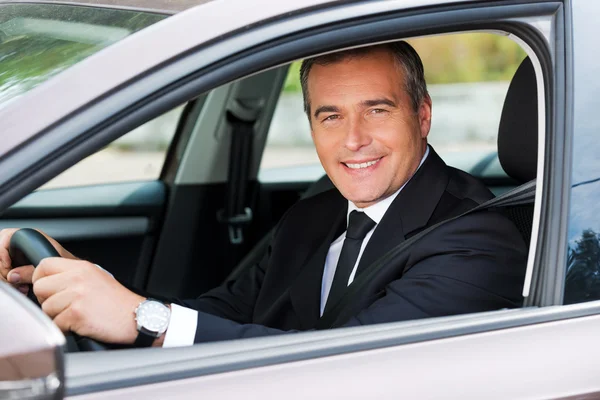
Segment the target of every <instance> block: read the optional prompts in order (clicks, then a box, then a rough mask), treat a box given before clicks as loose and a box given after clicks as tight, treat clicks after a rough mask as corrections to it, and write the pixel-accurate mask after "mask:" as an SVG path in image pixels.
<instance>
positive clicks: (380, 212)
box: [346, 145, 429, 226]
mask: <svg viewBox="0 0 600 400" xmlns="http://www.w3.org/2000/svg"><path fill="white" fill-rule="evenodd" d="M428 155H429V145H427V148H426V149H425V154H423V158H421V162H420V163H419V166H418V167H417V170H416V171H415V173H416V172H417V171H418V170H419V168H421V165H423V163H424V162H425V159H426V158H427V156H428ZM413 176H414V174H413ZM411 179H412V176H411V177H410V178H409V179H408V180H407V181H406V182H405V183H404V185H402V187H400V189H398V190H397V191H396V192H394V193H393V194H392V195H391V196H388V197H386V198H385V199H383V200H381V201H378V202H377V203H375V204H373V205H372V206H369V207H366V208H358V207H356V205H354V203H353V202H351V201H350V200H348V213H347V214H346V226H348V219H349V218H350V213H351V212H352V211H354V210H357V211H363V212H364V213H365V214H367V216H368V217H369V218H371V219H372V220H373V221H375V223H376V224H379V222H380V221H381V219H382V218H383V216H384V215H385V213H386V211H387V209H388V208H389V207H390V205H391V204H392V202H393V201H394V200H395V199H396V196H398V193H400V191H401V190H402V189H404V186H406V184H407V183H408V182H410V180H411Z"/></svg>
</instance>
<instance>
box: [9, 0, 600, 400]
mask: <svg viewBox="0 0 600 400" xmlns="http://www.w3.org/2000/svg"><path fill="white" fill-rule="evenodd" d="M67 3H68V2H62V1H61V2H58V1H57V2H39V3H37V2H35V1H0V16H1V15H2V10H3V7H15V6H17V7H22V6H32V5H39V6H41V7H50V6H52V7H67V6H69V7H83V8H86V7H91V8H90V9H92V10H96V9H98V10H104V11H106V10H113V12H134V13H147V14H148V15H155V16H157V17H156V21H153V22H152V23H149V24H148V25H147V26H145V27H143V28H140V29H138V30H135V29H132V30H131V31H128V32H127V33H126V34H122V35H121V36H118V35H117V34H118V33H119V32H122V31H118V30H109V31H106V32H108V33H107V34H110V35H113V34H115V35H117V36H115V37H116V38H117V39H115V41H114V43H111V44H110V45H108V46H103V48H102V49H99V50H98V51H97V52H94V53H93V54H86V57H85V58H82V59H81V60H78V62H77V63H75V64H74V65H73V66H69V67H68V68H65V69H64V70H62V71H60V73H58V72H57V73H55V74H53V75H52V76H51V77H49V78H48V79H47V80H45V81H44V82H39V84H37V83H36V86H35V87H31V88H28V90H26V91H23V92H22V93H20V94H19V96H15V97H13V98H12V99H11V100H10V101H9V102H5V103H2V104H0V132H3V134H2V139H3V140H2V141H0V170H1V171H3V172H2V174H0V209H1V210H3V212H2V215H1V217H0V227H8V226H19V227H38V228H42V229H44V230H45V231H46V232H48V233H49V234H51V235H52V236H54V237H56V238H57V239H58V240H59V241H61V242H63V244H65V246H66V248H68V249H71V250H72V251H73V252H74V253H75V254H82V255H83V256H85V257H86V258H89V259H90V260H94V261H95V262H97V263H99V264H101V265H103V266H105V267H107V269H109V270H110V271H111V272H112V273H113V274H114V275H115V276H116V277H117V278H118V279H120V280H122V281H124V282H127V283H128V284H130V285H132V286H134V287H137V288H143V289H145V290H148V291H150V292H160V293H162V294H164V295H167V296H190V295H194V294H198V293H199V292H203V291H205V290H208V289H210V288H211V287H213V286H215V285H216V284H219V283H220V282H222V281H223V279H225V278H226V276H227V275H228V274H229V273H230V272H231V269H232V268H233V265H231V264H232V263H231V262H230V260H229V257H230V256H232V254H230V253H232V252H231V251H229V252H228V249H229V250H231V248H230V247H229V243H228V242H227V241H226V240H224V239H222V238H226V237H227V229H226V228H227V227H226V226H222V225H220V224H219V222H218V221H217V219H216V218H215V214H216V211H218V209H219V208H220V207H221V204H222V199H223V196H224V192H225V191H226V189H227V186H226V185H227V180H228V179H227V170H228V165H229V162H228V160H229V145H230V140H229V136H228V126H227V124H226V123H225V118H224V115H225V112H226V110H228V109H230V107H232V104H234V103H235V102H236V101H240V99H241V100H248V99H250V101H252V100H256V102H257V103H260V104H264V109H263V112H262V114H261V119H260V120H258V122H257V124H256V126H255V135H256V136H255V141H254V144H255V147H254V150H253V151H254V153H253V155H254V157H253V162H252V164H251V168H250V172H249V176H250V179H251V180H253V181H256V177H257V176H258V175H259V162H260V158H261V154H262V151H263V148H264V144H265V140H266V134H267V131H268V124H269V121H270V119H271V117H272V115H273V112H274V108H275V102H276V98H277V96H276V95H275V94H274V93H275V92H276V93H279V91H280V88H281V85H283V81H284V79H285V73H286V71H285V70H283V69H281V68H279V67H280V66H282V65H285V64H286V63H288V62H291V61H293V60H296V59H299V58H303V57H308V56H311V55H315V54H320V53H324V52H328V51H332V50H336V49H341V48H345V47H350V46H356V45H365V44H369V43H375V42H380V41H387V40H394V39H399V38H403V37H412V36H421V35H434V34H435V35H438V34H445V33H449V32H456V31H493V32H496V33H499V34H502V35H506V36H509V37H511V38H513V39H514V40H516V41H518V42H519V43H520V44H521V45H522V46H523V48H525V49H526V51H527V53H528V55H529V57H530V58H531V60H532V61H533V64H534V67H535V70H536V76H537V78H538V79H537V87H538V98H539V102H538V107H539V113H538V114H539V115H538V123H539V130H538V133H539V135H538V141H539V150H538V164H537V165H538V170H537V171H538V173H537V180H536V192H535V210H534V219H533V233H532V239H531V245H530V256H529V264H528V278H527V280H526V282H525V283H524V288H523V294H524V297H525V306H524V307H523V308H521V309H515V310H498V311H491V312H486V313H478V314H469V315H461V316H454V317H442V318H431V319H427V320H421V321H405V322H397V323H391V324H383V325H373V326H364V327H358V328H345V329H336V330H329V331H317V332H306V333H300V334H294V335H282V336H278V337H271V338H259V339H247V340H239V341H233V342H218V343H208V344H201V345H196V346H193V347H190V348H173V349H127V350H113V351H106V352H101V353H75V354H64V352H63V345H64V338H62V336H61V335H59V334H57V332H56V329H55V328H53V327H52V324H51V323H50V321H49V320H48V318H47V317H45V316H44V315H43V314H42V312H41V311H40V310H36V309H33V308H32V307H31V305H29V304H28V303H26V301H27V299H25V298H24V297H23V296H21V297H18V296H15V294H16V292H15V291H14V290H13V289H11V288H9V287H7V286H6V285H0V295H1V296H2V297H3V298H5V299H6V302H7V303H8V304H10V305H11V306H12V307H14V308H15V309H17V310H21V309H22V310H26V315H27V316H28V317H30V319H29V320H27V321H26V322H23V326H39V327H40V328H39V337H34V336H31V337H30V336H28V337H27V340H25V339H23V343H24V345H23V346H22V348H19V350H18V352H16V350H15V351H11V350H10V348H9V349H6V351H0V361H2V360H6V359H10V358H11V357H13V358H14V357H15V355H16V354H17V353H18V354H20V353H27V348H29V349H30V350H31V351H32V352H35V350H36V349H37V350H39V349H40V348H43V349H44V350H47V351H54V350H57V352H56V358H55V360H54V364H53V368H54V370H53V372H48V371H47V370H44V371H42V372H39V371H37V372H35V373H34V372H31V373H29V372H28V371H25V370H26V369H27V368H30V366H29V367H28V366H25V367H23V368H24V372H23V374H22V375H23V376H22V377H21V378H23V380H22V381H21V383H22V384H23V385H25V386H22V387H27V385H30V386H32V387H33V386H35V385H38V386H36V387H44V388H45V389H44V390H45V391H42V392H38V395H39V396H46V397H38V398H61V397H63V396H66V397H67V398H74V399H75V398H81V399H96V398H98V399H100V398H101V399H113V398H114V399H117V398H142V397H143V398H157V399H158V398H181V399H185V398H197V397H199V396H203V397H210V398H232V397H234V396H235V397H244V398H265V397H267V398H290V399H292V398H306V397H313V398H331V397H344V398H374V397H377V398H398V397H407V398H440V397H443V398H446V397H449V398H455V397H460V398H540V399H541V398H557V399H558V398H561V399H567V398H594V397H596V396H599V393H600V381H599V380H598V379H597V375H598V373H597V371H598V370H599V367H600V361H598V360H600V350H598V346H597V345H596V341H597V340H596V336H597V335H596V333H597V332H598V331H599V330H600V302H599V301H598V299H599V298H598V297H595V294H594V293H596V292H595V290H596V286H594V285H595V282H596V280H595V279H596V278H594V277H595V276H596V275H597V273H596V271H597V270H596V269H595V268H597V265H598V262H596V261H598V260H596V259H592V258H587V259H586V260H588V261H585V260H584V261H582V260H583V258H582V257H580V258H579V261H578V262H579V264H577V268H578V270H582V271H584V272H586V273H587V274H588V275H589V277H588V278H586V279H587V280H584V281H583V282H582V283H580V284H578V285H579V286H575V287H577V288H580V289H578V290H581V291H582V293H581V295H580V296H579V297H577V296H575V297H577V298H582V299H583V300H577V301H572V303H574V304H565V301H564V299H565V287H568V285H566V284H565V281H566V280H567V273H568V271H573V269H572V268H573V265H575V264H573V263H572V262H570V260H572V259H576V258H577V257H576V256H572V254H575V255H577V254H581V252H582V251H583V250H581V248H582V246H583V245H581V243H583V240H584V238H586V237H587V238H590V237H591V238H592V239H593V238H594V237H597V236H594V235H595V233H594V234H592V235H591V236H590V234H588V235H587V236H585V235H582V233H581V232H582V231H583V232H586V230H587V231H588V233H589V231H592V232H595V231H597V230H598V229H600V213H598V212H597V211H596V203H597V201H596V199H597V193H596V191H597V189H596V188H595V186H594V183H595V182H597V181H598V178H597V176H598V172H597V167H596V166H597V165H598V161H597V156H596V154H597V150H598V144H597V143H598V141H597V140H595V135H596V132H598V130H599V129H600V119H598V118H596V116H595V112H597V111H596V110H597V108H598V105H599V103H600V100H598V96H597V93H598V90H599V89H600V87H599V86H600V83H598V80H597V79H596V77H598V76H600V63H599V62H597V59H596V49H597V46H596V44H595V40H594V38H595V34H596V30H597V29H596V25H595V15H598V12H600V3H598V2H596V1H594V0H587V1H586V0H562V1H556V0H554V1H550V0H549V1H543V0H530V1H513V0H497V1H483V2H482V1H469V0H402V1H400V0H388V1H383V0H380V1H337V2H336V1H328V0H304V1H302V2H284V1H272V0H256V1H253V2H247V1H243V0H221V1H213V2H207V3H206V4H200V3H201V2H199V1H198V2H195V1H191V0H189V1H185V2H170V1H161V0H156V1H153V2H146V1H144V2H140V1H135V0H131V1H129V2H125V1H118V2H117V3H118V5H112V6H111V5H106V4H107V3H112V2H109V1H85V2H84V1H80V2H78V3H77V4H75V5H74V4H67ZM114 10H117V11H114ZM119 10H120V11H119ZM170 13H174V15H170ZM31 18H33V17H31ZM36 18H37V17H36ZM36 21H37V20H33V22H36ZM29 22H31V21H29ZM38 22H39V21H38ZM0 26H2V25H1V24H0ZM40 26H42V25H38V26H36V28H35V29H41V28H39V27H40ZM77 26H79V25H77ZM121 28H122V27H121ZM121 28H120V29H121ZM0 46H1V44H0ZM0 49H1V47H0ZM1 66H2V64H1V60H0V69H1V68H2V67H1ZM182 104H184V105H185V106H184V107H183V112H182V115H183V116H185V118H182V119H181V120H180V122H179V124H178V129H177V132H176V133H175V139H174V140H173V142H172V144H171V146H170V148H169V152H168V154H167V159H166V161H165V165H164V168H163V170H162V172H161V175H160V179H157V180H153V181H147V182H133V183H120V184H109V185H93V186H87V187H81V188H67V189H52V190H38V191H35V192H34V190H35V189H37V188H38V187H39V186H41V185H43V184H45V183H46V182H48V181H49V180H50V179H52V178H54V177H55V176H57V175H58V174H59V173H61V172H62V171H64V170H66V169H67V168H69V167H70V166H72V165H74V164H75V163H77V162H79V161H80V160H82V159H84V158H85V157H87V156H89V155H91V154H93V153H95V152H96V151H98V150H100V149H102V148H103V147H105V146H106V145H108V144H109V143H111V142H113V141H114V140H116V139H117V138H119V137H121V136H122V135H124V134H126V133H127V132H128V131H130V130H131V129H133V128H135V127H138V126H140V125H141V124H143V123H145V122H147V121H149V120H150V119H152V118H155V117H157V116H159V115H160V114H162V113H164V112H167V111H168V110H171V109H173V108H175V107H177V106H180V105H182ZM434 109H435V108H434ZM493 155H494V154H493V153H492V158H493ZM490 160H491V159H490V158H489V157H487V156H486V157H485V162H486V163H489V162H490ZM483 161H484V160H482V162H483ZM486 165H488V164H486ZM286 174H289V171H288V172H286ZM313 177H314V175H313ZM277 181H278V179H273V180H271V181H269V182H265V183H264V184H262V185H259V186H260V188H259V189H256V190H258V193H259V197H260V201H259V202H258V203H257V204H258V205H257V206H256V207H257V208H256V209H255V210H254V211H255V214H256V215H257V221H258V222H257V223H256V224H255V225H252V228H251V229H249V230H248V231H247V232H246V234H245V237H246V241H247V245H246V247H245V250H246V251H247V250H249V249H250V248H252V245H253V244H254V243H256V242H258V240H259V239H260V238H262V237H263V236H264V235H265V234H266V233H267V232H268V230H269V229H270V228H271V227H272V226H273V224H274V223H275V222H276V220H277V219H278V218H279V217H280V216H281V215H282V213H283V212H285V209H286V208H287V206H289V204H291V203H292V202H293V201H295V200H296V199H297V198H298V197H299V193H300V192H302V191H303V190H305V189H306V187H307V185H308V184H309V182H306V181H302V180H293V181H288V182H283V183H282V182H277ZM496 184H497V185H500V186H501V185H504V184H507V182H506V181H502V182H501V183H500V184H498V183H496ZM253 185H255V186H252V185H250V189H248V190H249V191H250V190H251V189H253V188H256V187H257V186H256V185H257V184H256V182H255V183H253ZM510 185H512V186H514V183H512V184H509V186H510ZM32 192H33V193H32ZM285 199H287V200H285ZM290 199H293V201H292V200H290ZM261 204H263V206H262V208H261ZM265 204H266V205H265ZM284 205H285V206H284ZM265 208H266V210H265ZM207 210H209V211H210V212H208V211H207ZM215 232H217V234H215ZM221 234H222V235H221ZM220 235H221V236H220ZM578 246H579V247H578ZM573 249H574V250H573ZM241 254H242V255H243V254H245V253H244V252H243V251H241ZM233 256H236V257H237V259H239V258H241V255H240V254H233ZM571 256H572V257H571ZM236 261H237V260H236ZM233 264H235V263H233ZM215 265H216V266H219V265H228V268H225V267H223V268H211V266H215ZM569 296H570V295H569ZM570 298H571V297H570ZM584 300H585V301H586V302H583V301H584ZM4 307H6V306H5V305H3V306H2V315H6V318H16V317H15V316H14V315H15V313H14V312H8V311H7V312H4ZM36 321H37V322H36ZM15 323H19V320H18V319H17V321H16V322H15ZM36 323H37V325H35V324H36ZM26 324H29V325H26ZM11 332H12V333H11ZM10 335H14V332H13V331H8V330H7V329H6V327H5V324H3V327H2V328H0V339H1V340H0V349H4V348H5V343H7V341H8V340H9V337H10ZM52 354H54V353H52ZM63 362H64V365H63ZM65 366H66V367H65ZM36 374H37V375H36ZM44 374H45V375H44ZM47 376H52V379H49V380H48V379H47V380H44V379H45V377H47ZM0 377H2V375H0ZM34 378H35V379H37V380H35V379H34ZM2 379H3V380H2V381H0V394H2V393H3V392H5V393H9V396H10V393H16V392H14V390H16V389H15V388H19V383H18V382H19V380H18V379H16V378H14V377H13V378H10V379H9V378H5V377H2ZM32 379H33V380H34V381H35V382H32ZM57 379H58V380H59V381H60V385H57V384H56V380H57ZM40 382H42V383H40ZM40 385H41V386H40ZM22 387H21V389H22ZM11 391H13V392H11ZM21 393H25V392H21ZM32 393H33V392H32ZM40 393H41V394H40ZM30 394H31V393H30ZM23 396H25V395H23ZM31 396H33V395H31ZM0 397H1V395H0Z"/></svg>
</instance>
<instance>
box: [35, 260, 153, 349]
mask: <svg viewBox="0 0 600 400" xmlns="http://www.w3.org/2000/svg"><path fill="white" fill-rule="evenodd" d="M33 292H34V294H35V296H36V297H37V299H38V301H39V302H40V304H41V305H42V309H43V310H44V312H45V313H46V314H48V316H50V318H52V319H53V320H54V323H55V324H56V325H57V326H58V327H59V328H60V329H61V330H62V331H63V332H65V333H66V332H69V331H71V332H75V333H77V334H79V335H81V336H86V337H89V338H92V339H96V340H99V341H102V342H106V343H122V344H132V343H133V342H134V341H135V339H136V337H137V335H138V332H137V329H136V323H135V318H134V317H135V314H134V310H135V308H136V307H137V306H138V304H139V303H140V302H142V301H143V300H145V298H144V297H142V296H139V295H137V294H135V293H133V292H131V291H129V290H128V289H126V288H125V287H124V286H122V285H121V284H120V283H119V282H118V281H117V280H115V279H114V278H113V277H111V276H110V275H109V274H107V273H106V272H104V271H102V270H101V269H99V268H98V267H96V266H95V265H94V264H91V263H89V262H87V261H81V260H69V259H64V258H46V259H44V260H42V262H41V263H40V265H38V267H37V268H36V269H35V271H34V272H33Z"/></svg>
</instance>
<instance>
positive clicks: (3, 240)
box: [0, 228, 19, 249]
mask: <svg viewBox="0 0 600 400" xmlns="http://www.w3.org/2000/svg"><path fill="white" fill-rule="evenodd" d="M18 230H19V228H7V229H2V230H1V231H0V248H3V249H8V245H9V244H10V239H11V238H12V235H13V234H14V233H15V232H16V231H18Z"/></svg>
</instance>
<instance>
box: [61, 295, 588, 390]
mask: <svg viewBox="0 0 600 400" xmlns="http://www.w3.org/2000/svg"><path fill="white" fill-rule="evenodd" d="M596 303H598V302H596ZM599 330H600V316H597V315H595V316H590V317H583V318H576V319H569V320H564V321H557V322H551V323H541V324H535V325H530V326H523V327H519V328H512V329H505V330H496V331H491V332H486V333H479V334H472V335H465V336H458V337H453V338H447V339H441V340H432V341H423V342H420V343H414V344H407V345H403V346H395V347H389V348H382V349H377V350H370V351H361V352H355V353H349V354H344V355H338V356H332V357H323V358H316V359H311V360H306V361H299V362H293V363H286V364H277V365H273V366H267V367H261V368H249V369H247V370H240V371H234V372H227V373H222V374H215V375H207V376H202V377H198V378H190V379H182V380H178V381H169V382H165V383H158V384H154V385H144V386H138V387H131V388H127V389H120V390H113V391H105V392H99V393H96V394H90V395H82V396H71V397H69V399H77V400H93V399H106V400H113V399H114V400H117V399H129V398H144V399H166V398H177V399H181V400H184V399H197V398H208V399H234V398H243V399H245V400H251V399H257V400H258V399H261V400H262V399H288V400H293V399H332V398H343V399H416V398H418V399H442V398H460V399H490V400H491V399H560V398H568V397H569V396H578V397H577V398H579V399H581V398H598V397H600V380H599V379H598V360H599V359H600V346H597V334H596V333H597V332H599ZM575 360H576V364H574V362H575ZM566 362H567V363H566ZM583 395H587V396H588V397H582V396H583Z"/></svg>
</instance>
